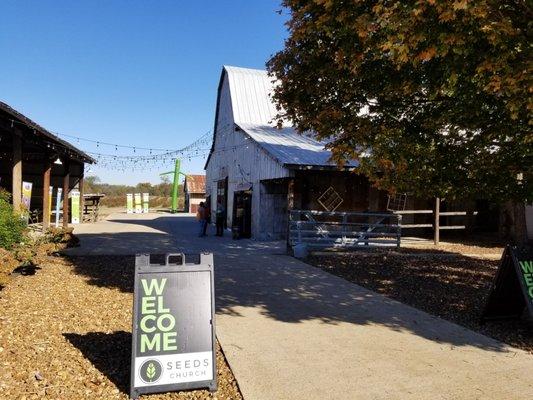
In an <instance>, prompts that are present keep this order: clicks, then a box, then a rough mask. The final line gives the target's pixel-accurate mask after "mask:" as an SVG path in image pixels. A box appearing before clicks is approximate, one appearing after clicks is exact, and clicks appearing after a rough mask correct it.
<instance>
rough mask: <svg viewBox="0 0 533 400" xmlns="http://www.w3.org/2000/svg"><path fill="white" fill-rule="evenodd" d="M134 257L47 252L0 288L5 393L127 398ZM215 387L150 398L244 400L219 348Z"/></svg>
mask: <svg viewBox="0 0 533 400" xmlns="http://www.w3.org/2000/svg"><path fill="white" fill-rule="evenodd" d="M133 263H134V259H133V257H108V256H106V257H80V258H72V259H64V258H60V257H49V258H48V259H47V260H45V261H43V262H42V263H41V265H40V267H41V269H40V270H38V271H37V273H36V274H35V275H32V276H19V277H16V278H15V279H13V280H12V281H11V282H10V283H9V284H8V285H7V286H6V287H5V288H4V289H3V290H2V291H1V292H0V398H2V399H22V400H24V399H43V398H49V399H69V400H72V399H76V400H77V399H127V398H128V393H129V374H130V351H131V310H132V301H133V294H132V288H133V270H134V267H133V265H134V264H133ZM217 369H218V377H217V378H218V387H219V389H218V391H217V392H216V393H215V394H212V393H210V392H208V391H206V390H195V391H188V392H175V393H166V394H157V395H150V396H142V398H146V399H154V400H155V399H220V400H222V399H231V400H233V399H235V400H238V399H242V396H241V394H240V392H239V389H238V386H237V382H236V381H235V378H234V376H233V374H232V372H231V370H230V368H229V366H228V365H227V363H226V361H225V358H224V356H223V353H222V352H221V350H220V347H218V349H217Z"/></svg>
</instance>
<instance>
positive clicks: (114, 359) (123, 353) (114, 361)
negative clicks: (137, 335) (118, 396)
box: [63, 331, 131, 394]
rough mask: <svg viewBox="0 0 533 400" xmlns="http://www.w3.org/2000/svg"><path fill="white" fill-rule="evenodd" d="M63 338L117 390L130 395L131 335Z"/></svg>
mask: <svg viewBox="0 0 533 400" xmlns="http://www.w3.org/2000/svg"><path fill="white" fill-rule="evenodd" d="M63 336H64V337H65V338H66V339H67V340H68V341H69V342H70V343H71V344H72V345H73V346H74V347H76V348H77V349H79V350H80V351H81V352H82V353H83V355H84V356H85V358H87V359H88V360H89V361H90V362H91V363H92V364H93V365H94V366H95V367H96V368H97V369H98V370H100V372H102V373H103V374H104V375H105V376H107V377H108V378H109V380H110V381H111V382H113V383H114V384H115V385H116V386H117V388H118V389H119V390H120V391H121V392H123V393H126V394H128V393H129V382H130V374H129V373H130V365H131V358H130V357H131V333H130V332H125V331H116V332H113V333H104V332H89V333H86V334H83V335H82V334H78V333H64V334H63Z"/></svg>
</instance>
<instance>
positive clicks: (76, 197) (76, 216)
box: [70, 190, 80, 224]
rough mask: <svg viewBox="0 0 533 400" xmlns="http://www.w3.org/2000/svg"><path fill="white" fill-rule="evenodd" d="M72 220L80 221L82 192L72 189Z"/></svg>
mask: <svg viewBox="0 0 533 400" xmlns="http://www.w3.org/2000/svg"><path fill="white" fill-rule="evenodd" d="M70 210H71V212H70V213H71V221H72V223H73V224H79V223H80V192H79V191H78V190H72V191H71V192H70Z"/></svg>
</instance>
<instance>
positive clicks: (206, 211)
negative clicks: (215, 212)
mask: <svg viewBox="0 0 533 400" xmlns="http://www.w3.org/2000/svg"><path fill="white" fill-rule="evenodd" d="M204 214H205V223H204V230H203V231H202V236H207V227H208V226H209V224H211V207H210V206H209V203H208V202H205V203H204Z"/></svg>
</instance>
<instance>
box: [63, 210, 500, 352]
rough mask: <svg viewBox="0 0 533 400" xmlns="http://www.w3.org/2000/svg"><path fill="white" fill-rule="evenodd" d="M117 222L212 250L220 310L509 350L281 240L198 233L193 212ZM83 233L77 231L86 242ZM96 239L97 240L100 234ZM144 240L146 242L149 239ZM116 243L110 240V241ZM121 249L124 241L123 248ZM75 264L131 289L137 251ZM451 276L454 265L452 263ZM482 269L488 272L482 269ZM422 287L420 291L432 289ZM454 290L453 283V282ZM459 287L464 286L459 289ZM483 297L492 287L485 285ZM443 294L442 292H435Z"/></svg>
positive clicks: (128, 239)
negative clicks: (293, 251)
mask: <svg viewBox="0 0 533 400" xmlns="http://www.w3.org/2000/svg"><path fill="white" fill-rule="evenodd" d="M117 222H119V223H120V224H129V223H131V224H141V225H144V226H149V227H152V228H153V229H154V230H157V232H154V233H146V232H143V233H142V234H143V235H145V236H146V235H148V236H150V235H153V237H152V238H149V239H148V241H149V242H150V243H152V242H154V243H157V241H158V239H159V237H160V235H162V233H161V232H166V235H164V236H166V237H167V240H169V241H173V243H175V245H174V246H173V249H174V250H173V251H184V252H186V253H196V252H200V251H212V252H213V253H214V254H215V292H216V311H217V314H218V315H232V316H235V317H240V316H241V309H242V308H256V309H259V310H260V313H262V314H263V315H265V316H266V317H268V318H272V319H275V320H278V321H283V322H287V323H300V322H303V321H307V320H313V319H315V320H316V319H318V320H320V321H322V322H323V323H326V324H340V323H349V324H355V325H368V324H379V325H383V326H386V327H388V328H390V329H392V330H395V331H408V332H411V333H413V334H415V335H418V336H421V337H424V338H426V339H427V340H431V341H435V342H438V343H443V344H448V345H451V346H476V347H479V348H483V349H487V350H492V351H505V350H506V345H504V344H503V343H501V342H498V341H495V340H493V339H490V338H488V337H486V336H482V335H479V334H475V333H473V332H471V331H470V330H468V329H466V328H462V327H459V326H456V325H453V324H445V323H443V322H442V321H441V320H439V319H438V318H436V317H433V316H431V315H428V314H426V313H423V312H420V311H418V310H416V309H414V308H411V307H408V306H405V305H403V304H400V303H398V302H397V301H395V300H392V299H390V298H387V297H384V296H382V295H379V294H377V293H375V292H372V291H370V290H366V289H363V288H361V287H357V286H354V285H353V284H351V283H349V282H348V281H346V280H345V279H342V278H339V277H337V276H334V275H332V274H329V273H327V272H324V271H322V270H320V269H318V268H313V267H310V266H309V265H306V264H303V263H302V262H300V261H298V260H296V259H294V258H292V257H288V256H285V255H280V251H281V250H280V249H281V248H280V247H279V243H278V244H271V245H269V244H268V243H262V242H254V241H250V240H242V241H231V240H229V239H222V240H219V239H218V238H213V237H209V238H207V239H206V240H203V239H199V238H197V237H196V236H195V235H194V232H195V228H196V227H197V225H196V223H195V221H194V220H193V219H192V218H174V217H160V218H156V219H153V220H132V221H129V220H128V221H125V220H118V221H117ZM109 235H111V240H112V241H113V242H115V243H120V244H121V246H125V244H127V243H129V244H130V248H129V251H130V252H131V250H132V249H131V245H132V243H135V242H136V240H137V238H136V237H135V235H136V233H129V232H122V233H113V234H109ZM83 236H84V235H79V237H80V239H81V241H82V246H83V243H84V240H86V239H84V237H83ZM98 240H99V239H98ZM144 245H145V246H146V243H145V244H144ZM110 246H111V245H110ZM120 248H121V249H122V248H123V247H120ZM115 254H116V253H115ZM71 260H72V263H73V266H74V268H75V271H76V272H77V273H79V274H81V275H84V276H86V277H87V278H88V282H89V283H90V284H94V285H97V286H103V287H110V288H118V289H120V290H122V291H125V292H131V291H132V290H133V274H134V258H133V257H132V256H127V257H117V256H94V257H74V258H71ZM449 273H450V274H452V275H453V273H454V271H453V270H450V271H449ZM477 273H479V274H484V273H486V274H489V275H490V274H491V273H492V270H488V271H487V272H483V271H477ZM428 279H434V280H435V285H440V286H441V287H448V286H449V287H450V288H451V287H453V286H454V285H461V283H460V282H455V281H454V280H449V281H448V282H444V281H441V280H442V279H443V278H442V277H439V276H438V274H434V275H431V274H429V275H428ZM422 289H423V288H421V291H420V293H419V294H418V295H419V296H426V295H428V294H427V293H424V291H423V290H422ZM454 290H455V289H454ZM458 291H459V292H460V290H459V289H458ZM479 293H480V296H481V297H483V296H486V293H487V289H486V288H485V287H484V288H483V290H480V292H479ZM437 300H438V299H437Z"/></svg>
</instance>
